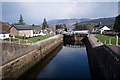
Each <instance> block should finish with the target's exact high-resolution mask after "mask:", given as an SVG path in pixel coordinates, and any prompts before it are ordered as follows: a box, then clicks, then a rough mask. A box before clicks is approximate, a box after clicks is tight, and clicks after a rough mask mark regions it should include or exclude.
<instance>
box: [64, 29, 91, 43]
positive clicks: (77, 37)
mask: <svg viewBox="0 0 120 80" xmlns="http://www.w3.org/2000/svg"><path fill="white" fill-rule="evenodd" d="M88 34H89V31H88V30H81V31H72V32H65V33H63V35H64V41H65V42H66V41H67V42H69V41H70V42H71V41H73V42H75V41H77V42H81V40H82V39H83V38H84V37H85V36H86V35H88Z"/></svg>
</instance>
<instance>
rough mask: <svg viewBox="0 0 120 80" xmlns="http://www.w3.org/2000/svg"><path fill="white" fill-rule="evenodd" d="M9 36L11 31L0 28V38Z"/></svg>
mask: <svg viewBox="0 0 120 80" xmlns="http://www.w3.org/2000/svg"><path fill="white" fill-rule="evenodd" d="M6 38H9V33H8V32H6V31H3V30H0V39H6Z"/></svg>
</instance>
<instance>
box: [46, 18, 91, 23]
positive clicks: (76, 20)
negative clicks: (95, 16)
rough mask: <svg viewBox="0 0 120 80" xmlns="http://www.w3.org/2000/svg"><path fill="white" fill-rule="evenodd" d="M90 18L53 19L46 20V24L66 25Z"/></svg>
mask: <svg viewBox="0 0 120 80" xmlns="http://www.w3.org/2000/svg"><path fill="white" fill-rule="evenodd" d="M90 20H91V19H86V18H82V19H53V20H50V21H48V24H67V25H73V24H75V23H76V22H82V21H90Z"/></svg>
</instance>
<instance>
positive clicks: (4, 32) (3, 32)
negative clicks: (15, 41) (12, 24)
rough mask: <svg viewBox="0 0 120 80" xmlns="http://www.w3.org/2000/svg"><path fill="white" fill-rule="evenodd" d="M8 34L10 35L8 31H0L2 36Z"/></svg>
mask: <svg viewBox="0 0 120 80" xmlns="http://www.w3.org/2000/svg"><path fill="white" fill-rule="evenodd" d="M7 33H8V32H7V31H4V30H0V34H7Z"/></svg>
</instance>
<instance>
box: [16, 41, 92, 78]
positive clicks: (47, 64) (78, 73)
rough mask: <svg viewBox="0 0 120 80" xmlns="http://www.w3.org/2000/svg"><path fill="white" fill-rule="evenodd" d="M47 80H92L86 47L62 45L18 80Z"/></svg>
mask: <svg viewBox="0 0 120 80" xmlns="http://www.w3.org/2000/svg"><path fill="white" fill-rule="evenodd" d="M46 78H47V79H48V78H50V79H51V78H54V79H58V78H60V79H61V78H62V79H64V78H65V79H67V78H72V79H74V78H76V79H80V80H90V79H91V75H90V69H89V62H88V57H87V51H86V47H85V45H84V44H77V43H72V44H69V43H64V44H61V45H60V46H59V47H57V48H56V49H55V50H54V51H53V52H51V53H50V54H49V55H48V56H46V57H45V58H44V59H42V60H41V61H40V62H38V63H37V64H36V65H35V66H34V67H32V68H31V69H30V70H29V71H27V72H26V73H25V74H23V75H22V76H21V77H20V78H19V79H18V80H21V79H34V80H41V79H46Z"/></svg>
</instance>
